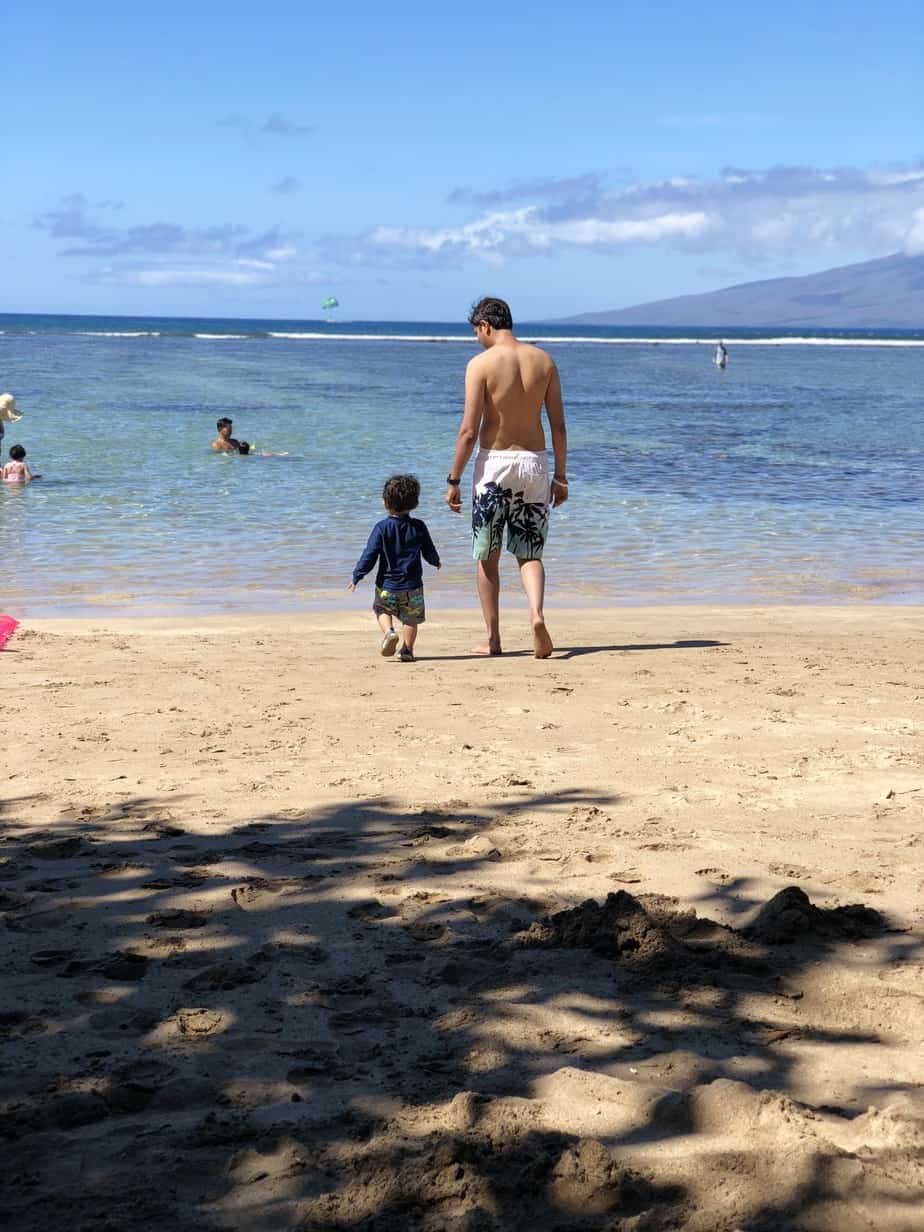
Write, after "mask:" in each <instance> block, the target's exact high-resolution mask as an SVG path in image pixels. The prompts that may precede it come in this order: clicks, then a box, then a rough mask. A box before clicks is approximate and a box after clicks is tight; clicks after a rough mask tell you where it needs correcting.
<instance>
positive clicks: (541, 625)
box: [533, 620, 554, 659]
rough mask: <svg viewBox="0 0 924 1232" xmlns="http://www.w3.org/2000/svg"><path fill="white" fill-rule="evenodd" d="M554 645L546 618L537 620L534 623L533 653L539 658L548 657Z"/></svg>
mask: <svg viewBox="0 0 924 1232" xmlns="http://www.w3.org/2000/svg"><path fill="white" fill-rule="evenodd" d="M553 649H554V647H553V645H552V639H551V637H549V631H548V629H547V628H546V627H545V621H544V620H537V621H536V623H535V624H534V625H533V653H534V654H535V656H536V658H537V659H547V658H548V657H549V655H550V654H551V653H552V651H553Z"/></svg>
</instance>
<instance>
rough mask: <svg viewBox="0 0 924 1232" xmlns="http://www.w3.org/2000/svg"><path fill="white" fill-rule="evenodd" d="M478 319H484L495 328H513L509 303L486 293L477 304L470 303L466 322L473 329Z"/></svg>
mask: <svg viewBox="0 0 924 1232" xmlns="http://www.w3.org/2000/svg"><path fill="white" fill-rule="evenodd" d="M480 321H486V322H487V324H488V325H492V326H493V327H494V328H495V329H513V317H512V316H511V313H510V307H509V305H508V304H506V303H505V302H504V300H502V299H495V298H494V297H493V296H491V295H486V296H485V297H484V299H480V300H479V301H478V303H477V304H472V310H471V312H470V313H469V314H468V323H469V325H471V327H472V329H474V328H475V326H476V325H477V324H478V323H479V322H480Z"/></svg>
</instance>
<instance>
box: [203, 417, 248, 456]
mask: <svg viewBox="0 0 924 1232" xmlns="http://www.w3.org/2000/svg"><path fill="white" fill-rule="evenodd" d="M215 428H216V429H217V431H218V435H217V436H216V437H215V439H214V441H212V448H213V449H214V450H215V452H216V453H240V452H241V443H240V441H236V440H235V439H234V437H233V436H232V435H231V432H232V431H233V428H234V423H233V421H232V420H230V419H228V418H227V416H223V417H222V418H221V419H219V420H218V422H217V423H216V424H215ZM248 449H249V446H248Z"/></svg>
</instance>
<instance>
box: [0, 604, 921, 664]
mask: <svg viewBox="0 0 924 1232" xmlns="http://www.w3.org/2000/svg"><path fill="white" fill-rule="evenodd" d="M331 615H333V616H335V617H336V618H337V620H338V622H340V623H338V626H337V630H336V631H337V632H341V633H343V632H345V631H346V629H347V628H350V629H355V631H356V632H357V633H359V635H360V636H362V632H363V630H365V631H366V632H369V631H370V630H372V629H373V624H374V621H373V618H372V615H371V604H370V605H369V606H363V607H359V608H357V606H356V605H355V604H352V605H350V606H346V604H344V605H343V606H340V605H339V604H338V605H334V604H329V605H328V604H324V605H323V606H322V605H321V604H320V603H319V605H318V606H317V607H312V608H298V609H292V610H291V611H288V610H284V609H273V610H266V611H252V610H238V611H234V610H227V611H223V612H190V611H179V612H171V611H161V612H152V611H150V610H146V611H144V612H141V613H138V614H132V613H125V612H116V611H102V610H101V611H100V612H98V613H95V614H93V615H77V616H74V615H62V616H35V617H32V616H23V617H21V618H20V617H18V618H17V619H19V620H20V630H19V632H18V633H17V634H16V635H14V636H21V635H22V631H23V630H25V629H34V630H35V631H37V632H46V633H59V634H60V633H68V634H74V635H81V634H84V633H88V632H90V631H91V630H90V626H93V630H99V629H105V630H109V631H112V632H126V633H128V632H132V631H134V632H138V633H152V632H159V633H164V634H169V633H171V632H178V633H187V632H190V631H195V630H197V629H199V628H203V627H204V628H207V629H209V630H211V631H216V632H221V631H222V629H223V627H227V628H229V629H230V628H234V629H238V628H240V629H247V630H248V631H258V630H260V629H261V628H262V629H266V630H267V631H268V632H269V631H273V630H275V631H277V632H286V631H291V630H292V629H293V627H294V626H297V625H299V624H302V625H304V626H305V627H306V628H307V629H309V630H311V629H314V628H315V627H317V628H326V627H327V618H328V617H329V616H331ZM526 617H527V609H526V605H525V600H523V598H522V596H519V595H517V596H513V595H508V597H507V601H506V603H505V602H504V595H503V594H502V596H501V619H502V622H503V627H504V629H505V630H510V631H512V632H513V634H514V636H516V639H517V641H520V640H523V641H524V645H525V644H526V641H528V639H527V638H526V633H525V630H526ZM546 617H547V623H548V624H549V625H550V626H552V627H553V630H554V629H555V628H571V627H572V626H573V625H574V623H575V622H577V623H578V625H581V624H586V625H589V626H591V627H596V626H597V625H598V624H599V623H601V622H605V621H609V620H611V619H613V618H617V619H618V621H619V622H621V623H623V624H626V623H628V624H634V623H636V622H637V621H639V620H646V621H654V622H655V624H660V623H662V622H669V621H670V622H676V621H679V622H681V623H682V624H686V623H687V622H690V621H693V622H696V621H702V620H707V619H709V620H717V621H718V622H719V623H723V624H730V625H732V626H741V625H742V624H743V625H744V626H745V627H747V626H748V624H749V622H751V621H752V620H753V619H754V618H766V619H769V621H770V623H771V625H772V624H782V625H784V627H788V628H790V629H799V630H800V632H802V633H809V632H817V631H818V629H819V625H824V624H825V623H826V622H828V623H831V622H832V621H833V622H836V624H837V625H839V626H840V625H843V624H845V623H846V624H855V625H859V626H864V625H866V624H868V623H869V622H870V621H885V622H887V623H889V622H891V623H893V624H895V625H896V627H897V626H899V625H907V626H908V627H909V628H912V629H915V630H916V631H918V632H920V633H922V635H924V603H921V602H916V603H915V602H910V601H909V602H907V603H905V602H888V601H882V600H879V601H870V600H857V601H856V602H854V603H843V602H838V601H834V600H832V602H830V603H789V602H786V601H782V600H781V601H778V602H769V603H754V602H751V603H744V602H742V603H689V602H683V601H678V602H676V603H631V602H627V603H623V604H620V603H613V602H611V601H610V600H601V601H600V602H598V603H593V604H591V603H588V604H587V605H585V606H575V605H571V606H568V607H556V606H554V605H552V606H550V607H549V608H548V609H547V612H546ZM459 625H462V626H464V627H465V628H467V629H474V630H479V629H481V630H483V626H482V624H481V613H480V610H479V608H478V606H477V603H476V602H472V603H471V604H470V605H469V606H456V607H452V608H440V609H437V610H435V611H433V610H429V611H428V616H427V620H426V622H425V624H424V625H423V626H422V629H421V637H423V636H424V633H425V632H427V631H429V630H434V629H437V630H439V631H440V633H441V635H443V634H444V633H445V632H446V631H449V633H450V636H452V637H453V640H455V637H456V636H457V629H458V626H459ZM521 626H522V627H521ZM517 631H519V634H522V636H518V632H517ZM428 640H429V639H428ZM570 640H572V641H573V640H574V638H571V639H570ZM0 653H2V652H0Z"/></svg>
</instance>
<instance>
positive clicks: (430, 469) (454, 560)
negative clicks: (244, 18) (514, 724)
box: [0, 316, 924, 616]
mask: <svg viewBox="0 0 924 1232" xmlns="http://www.w3.org/2000/svg"><path fill="white" fill-rule="evenodd" d="M518 332H519V334H520V336H521V337H524V338H542V339H547V341H543V342H542V343H541V345H543V346H545V347H546V348H547V349H548V350H549V351H550V353H551V354H552V355H553V356H554V358H555V360H556V362H557V364H558V366H559V369H560V372H561V376H562V386H563V390H564V395H565V407H566V412H567V417H568V428H569V443H570V458H569V466H568V470H569V475H570V479H571V489H570V492H571V499H570V500H569V502H568V503H567V504H566V505H565V506H564V507H563V508H562V509H561V510H559V511H556V512H555V513H554V514H553V519H552V529H551V533H550V539H549V544H548V547H547V549H546V562H547V565H548V572H549V593H550V600H552V601H554V602H555V603H557V604H559V605H568V606H582V605H587V604H595V603H608V604H612V603H617V604H623V603H626V604H627V603H650V602H655V603H665V602H726V603H743V602H759V603H769V602H788V603H793V602H797V603H798V602H868V601H891V602H906V603H921V602H924V554H922V543H924V495H922V487H924V485H922V479H921V477H922V473H924V426H922V425H924V413H922V412H924V333H909V334H889V335H885V336H883V337H881V338H876V337H875V336H874V335H872V334H869V333H857V332H845V333H843V334H839V335H831V334H828V335H825V336H823V337H822V336H805V335H802V336H801V338H800V339H798V340H796V339H794V338H793V337H792V336H791V335H786V334H781V333H777V334H776V335H770V334H768V333H766V332H759V331H734V330H729V331H728V332H727V333H724V334H723V337H724V339H725V342H726V344H727V346H728V348H729V356H730V363H729V367H728V368H727V369H726V370H725V371H719V370H718V369H716V368H715V367H714V365H713V364H712V362H711V361H712V346H713V344H714V340H715V337H716V335H715V333H712V332H705V331H703V332H700V333H699V334H698V335H697V334H694V333H690V332H684V331H671V330H663V329H662V330H649V331H641V330H617V329H606V328H602V327H596V328H588V329H574V328H571V329H566V328H563V327H559V326H551V327H530V326H526V327H523V328H521V329H520V330H519V331H518ZM475 350H476V347H475V344H474V341H473V340H472V339H471V338H470V336H469V334H468V331H467V327H465V326H459V325H432V324H422V325H413V324H408V323H396V322H378V323H371V324H370V323H367V322H360V323H356V324H352V323H345V322H341V321H337V322H286V321H278V322H269V321H232V320H194V321H193V320H179V319H156V318H151V319H131V320H129V319H127V318H99V317H94V318H91V317H86V318H75V317H13V316H6V317H2V316H0V387H2V390H4V391H5V390H9V391H11V392H12V393H14V394H15V395H16V398H17V402H18V403H19V405H20V407H21V409H23V410H24V412H25V415H24V418H23V419H22V420H21V421H20V422H19V423H18V424H15V425H7V426H6V437H5V439H4V446H3V448H4V457H6V454H7V451H8V449H9V446H10V445H11V444H14V443H16V442H20V443H22V444H24V445H25V446H26V448H27V450H28V460H29V462H30V464H31V465H32V467H33V469H34V470H36V471H40V472H41V473H42V475H43V478H42V480H41V481H39V482H36V483H34V484H32V485H30V486H29V487H28V488H26V489H21V488H11V487H9V486H6V485H4V486H3V489H2V490H0V553H2V559H3V573H2V582H0V609H2V610H5V611H8V612H11V613H12V614H14V615H18V616H23V615H25V616H49V615H92V614H95V613H104V612H105V613H108V614H111V613H121V614H126V615H140V614H147V613H173V612H191V613H196V612H227V611H232V612H245V611H260V610H297V609H299V608H306V607H316V606H318V605H328V606H331V607H343V608H351V607H356V608H364V607H366V606H367V605H368V603H369V602H370V597H371V579H370V580H367V583H366V584H365V591H362V590H361V591H359V592H358V593H357V594H356V595H355V596H354V595H350V594H348V592H347V591H346V586H347V583H348V582H349V580H350V571H351V568H352V566H353V563H354V562H355V560H356V558H357V557H358V555H359V553H360V551H361V549H362V547H363V545H364V543H365V540H366V536H367V534H368V531H369V529H370V527H371V526H372V524H373V523H374V522H375V520H376V519H377V518H378V517H380V516H381V485H382V481H383V479H384V478H385V477H386V476H387V475H388V474H390V473H392V472H394V471H401V470H411V471H413V472H415V473H416V474H417V475H418V476H419V477H420V480H421V483H422V485H423V495H422V501H421V507H420V510H419V511H418V512H419V515H420V516H422V517H423V518H425V520H426V521H427V523H428V525H429V526H430V529H431V533H432V534H433V538H434V540H435V542H436V544H437V546H438V548H439V549H440V552H441V554H442V557H443V561H444V567H443V569H442V570H441V572H440V573H439V574H434V573H433V572H432V571H430V572H428V574H427V587H428V596H429V601H430V603H431V607H432V606H433V605H434V604H442V605H444V606H450V605H452V606H459V605H462V604H466V603H469V602H473V601H474V599H473V585H472V582H473V579H472V564H471V560H470V550H469V545H470V539H469V529H468V523H467V518H466V517H465V516H464V515H463V516H462V517H457V516H453V515H452V514H450V513H449V511H448V510H446V508H445V506H444V505H443V504H442V497H443V492H444V483H443V479H444V476H445V475H446V472H447V469H448V467H449V465H450V462H451V459H452V452H453V445H454V439H455V434H456V431H457V428H458V422H459V417H460V414H461V408H462V395H463V374H464V368H465V363H466V361H467V360H468V359H469V357H470V356H471V355H473V354H475ZM220 415H230V416H231V417H232V418H233V419H234V430H235V435H236V436H238V437H239V438H243V439H246V440H249V441H250V442H251V443H252V445H253V446H254V447H255V449H256V450H257V451H258V453H266V454H269V455H273V456H251V457H248V458H240V457H226V456H220V455H215V454H213V453H211V452H210V450H209V448H208V446H209V442H210V441H211V440H212V438H213V436H214V435H215V420H216V418H218V416H220ZM515 573H516V569H515V566H513V565H512V562H510V564H508V565H507V566H506V567H505V569H504V576H505V578H506V579H507V581H508V582H509V583H510V585H515V584H516V583H515Z"/></svg>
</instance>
